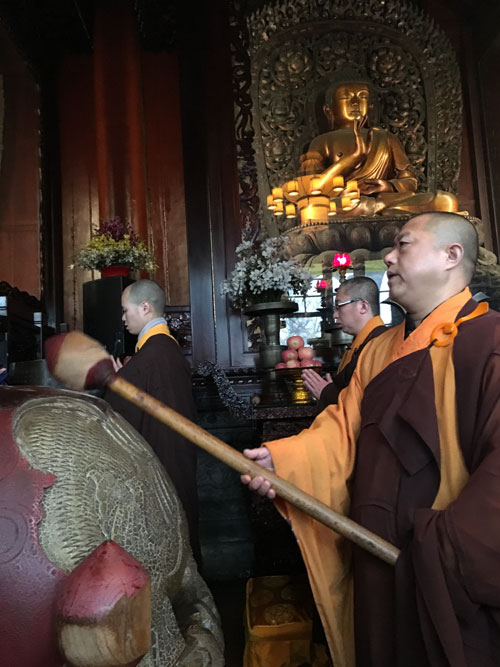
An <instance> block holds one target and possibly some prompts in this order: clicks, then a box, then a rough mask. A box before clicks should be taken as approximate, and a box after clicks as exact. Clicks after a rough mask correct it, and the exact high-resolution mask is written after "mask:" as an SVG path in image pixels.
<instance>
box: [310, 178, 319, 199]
mask: <svg viewBox="0 0 500 667" xmlns="http://www.w3.org/2000/svg"><path fill="white" fill-rule="evenodd" d="M311 194H312V195H320V194H321V179H320V178H311Z"/></svg>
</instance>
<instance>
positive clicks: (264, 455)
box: [240, 447, 276, 500]
mask: <svg viewBox="0 0 500 667" xmlns="http://www.w3.org/2000/svg"><path fill="white" fill-rule="evenodd" d="M243 454H244V455H245V456H246V457H247V459H251V460H252V461H255V463H258V464H259V465H260V466H262V467H263V468H266V469H267V470H270V471H271V472H274V465H273V459H272V456H271V452H270V451H269V450H268V448H267V447H257V448H256V449H244V450H243ZM240 479H241V481H242V482H243V484H247V485H248V488H249V489H251V490H252V491H256V492H257V493H258V494H259V495H261V496H267V497H268V498H269V499H270V500H273V498H275V497H276V492H275V491H274V489H272V488H271V482H269V481H268V480H267V479H264V477H260V475H258V476H257V477H252V476H251V475H241V477H240Z"/></svg>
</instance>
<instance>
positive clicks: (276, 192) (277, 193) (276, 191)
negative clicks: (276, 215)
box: [273, 188, 283, 202]
mask: <svg viewBox="0 0 500 667" xmlns="http://www.w3.org/2000/svg"><path fill="white" fill-rule="evenodd" d="M273 199H274V201H275V202H280V201H283V188H273Z"/></svg>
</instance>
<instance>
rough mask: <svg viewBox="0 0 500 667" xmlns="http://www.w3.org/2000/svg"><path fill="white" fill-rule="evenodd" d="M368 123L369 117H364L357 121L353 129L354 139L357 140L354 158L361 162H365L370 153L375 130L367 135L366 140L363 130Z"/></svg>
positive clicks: (369, 131) (370, 130)
mask: <svg viewBox="0 0 500 667" xmlns="http://www.w3.org/2000/svg"><path fill="white" fill-rule="evenodd" d="M367 122H368V116H363V117H362V118H360V120H355V121H354V125H353V127H352V129H353V132H354V138H355V140H356V148H355V150H354V153H353V157H356V158H359V159H360V160H365V159H366V156H367V155H368V153H369V152H370V148H371V144H372V138H373V130H372V128H370V129H369V130H368V133H367V135H366V138H365V137H363V134H362V132H361V130H362V129H363V128H364V127H365V126H366V124H367Z"/></svg>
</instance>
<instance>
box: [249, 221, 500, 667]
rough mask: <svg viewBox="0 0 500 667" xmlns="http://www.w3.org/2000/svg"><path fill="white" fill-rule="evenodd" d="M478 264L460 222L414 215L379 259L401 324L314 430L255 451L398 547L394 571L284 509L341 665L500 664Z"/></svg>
mask: <svg viewBox="0 0 500 667" xmlns="http://www.w3.org/2000/svg"><path fill="white" fill-rule="evenodd" d="M476 256H477V238H476V235H475V231H474V229H473V227H472V225H470V224H469V223H468V221H467V220H466V219H465V218H463V217H461V216H457V215H455V214H451V213H427V214H423V215H418V216H415V217H414V218H412V219H410V220H409V222H407V223H406V225H405V226H404V227H403V228H402V230H401V231H400V233H399V235H398V236H397V238H396V242H395V246H394V248H393V249H392V250H391V251H390V252H389V254H388V255H387V256H386V258H385V261H386V264H387V267H388V271H387V273H388V278H389V287H390V295H391V298H392V299H393V300H395V301H397V302H398V303H400V304H401V305H402V306H403V307H404V308H405V309H406V311H407V313H408V317H407V321H406V322H403V323H402V324H401V325H399V326H397V327H394V328H392V329H388V330H387V331H386V332H385V333H384V334H382V335H381V336H379V337H378V338H376V339H375V340H373V341H371V342H370V343H369V344H368V345H367V346H366V347H365V349H364V350H363V352H362V353H361V355H360V358H359V362H358V365H357V368H356V370H355V372H354V374H353V377H352V380H351V382H350V384H349V385H348V387H347V388H346V389H344V390H343V391H342V392H341V394H340V396H339V401H338V404H337V405H334V406H329V407H327V408H326V410H324V411H323V412H322V413H321V414H320V415H319V416H318V417H317V418H316V420H315V421H314V422H313V424H312V425H311V427H310V428H309V429H306V430H304V431H302V432H301V433H300V434H299V435H297V436H294V437H291V438H286V439H283V440H278V441H275V442H272V443H267V445H266V446H264V447H261V448H258V449H255V450H247V451H246V452H245V453H246V455H247V456H248V457H249V458H252V459H255V460H257V461H258V462H259V463H261V464H262V465H263V466H264V467H271V468H274V469H275V470H276V472H277V474H278V475H280V476H281V477H284V478H286V479H288V480H290V481H291V482H293V483H294V484H297V485H298V486H300V487H301V488H303V489H304V490H306V491H308V492H309V493H311V494H313V495H314V496H316V497H317V498H319V499H320V500H322V501H323V502H325V503H327V504H328V505H330V506H331V507H333V508H334V509H336V510H337V511H342V512H344V513H346V514H349V515H350V516H351V517H352V518H353V519H354V520H356V521H358V522H359V523H360V524H362V525H364V526H366V527H367V528H369V529H371V530H372V531H374V532H375V533H378V534H379V535H381V536H382V537H384V538H385V539H386V540H388V541H390V542H392V543H393V544H395V545H396V546H397V547H399V548H400V549H401V555H400V557H399V558H398V561H397V563H396V566H395V568H392V567H391V566H389V565H387V564H385V563H384V562H382V561H381V560H378V559H377V558H375V557H374V556H371V555H369V554H367V553H366V552H363V551H362V550H360V549H359V548H357V547H354V548H352V550H351V548H350V547H349V545H347V544H346V542H345V541H344V540H343V539H342V538H341V537H339V536H338V535H336V534H334V533H333V532H331V531H329V530H327V529H326V528H324V527H323V526H322V525H319V524H317V523H316V522H315V521H314V520H312V519H311V518H310V517H308V516H306V515H305V514H303V513H301V512H300V511H299V510H296V509H294V508H293V507H291V506H288V505H285V504H284V503H280V507H281V509H282V511H283V513H284V514H285V515H286V516H287V517H289V519H290V520H291V522H292V526H293V530H294V532H295V534H296V536H297V539H298V541H299V544H300V547H301V550H302V553H303V556H304V560H305V562H306V564H307V568H308V573H309V577H310V581H311V585H312V589H313V592H314V595H315V599H316V603H317V606H318V610H319V613H320V616H321V618H322V621H323V624H324V627H325V631H326V634H327V637H328V640H329V646H330V650H331V653H332V656H333V659H334V663H335V665H336V667H342V666H343V665H347V666H349V667H352V666H353V665H357V666H358V667H368V666H370V667H388V666H389V665H390V666H391V667H392V666H398V667H413V666H415V667H417V665H418V667H425V666H427V665H432V666H433V667H436V666H439V667H441V666H443V667H444V666H445V665H453V667H492V666H493V665H498V656H499V646H500V623H499V621H500V576H499V567H498V563H499V562H500V531H499V530H498V508H499V506H500V484H499V483H498V479H499V476H500V437H499V434H500V314H498V313H496V312H494V311H490V312H488V307H487V305H486V304H480V305H478V304H477V303H476V302H475V301H474V300H473V299H471V294H470V291H469V289H468V287H467V285H468V283H469V281H470V279H471V276H472V274H473V271H474V265H475V261H476ZM242 479H243V481H244V482H245V483H249V484H250V488H252V489H254V490H257V491H258V492H259V493H261V494H264V495H267V496H268V497H274V495H275V494H274V491H273V489H272V488H270V486H269V482H267V481H264V480H263V479H262V478H261V477H256V478H254V479H253V480H250V479H249V478H248V477H243V478H242ZM351 575H352V576H351ZM353 626H354V633H353ZM353 634H354V642H352V641H351V640H352V638H353Z"/></svg>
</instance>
